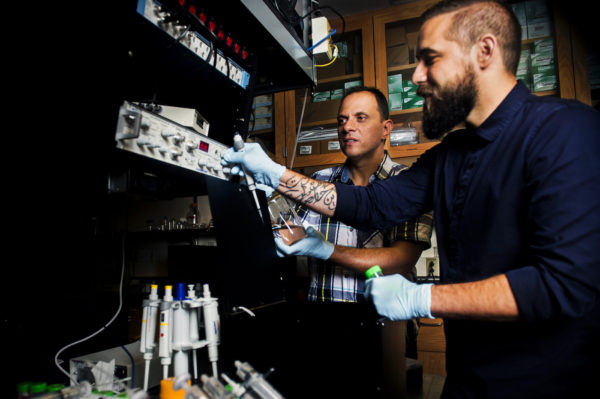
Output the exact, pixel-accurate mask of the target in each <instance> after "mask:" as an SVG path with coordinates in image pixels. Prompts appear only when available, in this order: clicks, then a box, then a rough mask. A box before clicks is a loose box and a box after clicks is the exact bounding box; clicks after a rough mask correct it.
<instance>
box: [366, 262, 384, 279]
mask: <svg viewBox="0 0 600 399" xmlns="http://www.w3.org/2000/svg"><path fill="white" fill-rule="evenodd" d="M365 276H366V277H367V278H368V279H369V278H373V277H383V272H382V270H381V267H380V266H379V265H375V266H372V267H370V268H368V269H367V271H366V272H365Z"/></svg>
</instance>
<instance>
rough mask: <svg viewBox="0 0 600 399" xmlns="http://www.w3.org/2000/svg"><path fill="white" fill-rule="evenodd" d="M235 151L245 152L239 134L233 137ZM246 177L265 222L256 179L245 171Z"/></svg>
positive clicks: (259, 213)
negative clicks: (257, 193)
mask: <svg viewBox="0 0 600 399" xmlns="http://www.w3.org/2000/svg"><path fill="white" fill-rule="evenodd" d="M233 149H234V150H235V151H236V152H240V151H244V139H242V136H241V135H240V134H239V133H237V132H236V133H235V135H234V136H233ZM244 175H245V176H246V183H247V184H248V189H249V190H250V192H251V193H252V196H253V197H254V202H255V203H256V209H258V215H259V216H260V220H261V221H262V220H263V215H262V211H261V210H260V202H258V196H257V195H256V184H255V183H254V177H253V176H252V175H251V174H249V173H248V172H246V170H245V169H244Z"/></svg>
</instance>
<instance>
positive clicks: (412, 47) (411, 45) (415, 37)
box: [406, 32, 419, 64]
mask: <svg viewBox="0 0 600 399" xmlns="http://www.w3.org/2000/svg"><path fill="white" fill-rule="evenodd" d="M418 41H419V32H407V33H406V43H407V44H408V58H409V60H408V63H409V64H414V63H415V62H417V61H416V58H415V52H416V51H417V44H418Z"/></svg>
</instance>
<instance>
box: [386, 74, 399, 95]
mask: <svg viewBox="0 0 600 399" xmlns="http://www.w3.org/2000/svg"><path fill="white" fill-rule="evenodd" d="M388 93H389V94H392V93H402V74H401V73H395V74H393V75H388Z"/></svg>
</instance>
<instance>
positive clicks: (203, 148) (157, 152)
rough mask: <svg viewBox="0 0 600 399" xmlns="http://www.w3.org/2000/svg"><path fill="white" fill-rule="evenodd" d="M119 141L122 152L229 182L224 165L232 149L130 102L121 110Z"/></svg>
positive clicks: (117, 132)
mask: <svg viewBox="0 0 600 399" xmlns="http://www.w3.org/2000/svg"><path fill="white" fill-rule="evenodd" d="M115 139H116V141H117V148H119V149H121V150H124V151H128V152H132V153H135V154H138V155H141V156H144V157H147V158H151V159H154V160H157V161H160V162H165V163H168V164H171V165H175V166H178V167H181V168H185V169H188V170H192V171H194V172H198V173H202V174H205V175H210V176H213V177H217V178H219V179H223V180H228V179H229V176H230V169H229V168H227V167H223V166H222V165H221V155H222V154H223V153H224V152H225V150H227V149H228V148H229V147H227V146H225V145H223V144H221V143H219V142H218V141H216V140H213V139H211V138H209V137H206V136H204V135H202V134H200V133H198V132H196V131H195V130H193V129H191V128H187V127H184V126H181V125H179V124H177V123H175V122H173V121H170V120H168V119H166V118H163V117H162V116H160V115H157V114H154V113H152V112H150V111H148V110H146V109H144V108H142V107H139V106H137V105H135V104H132V103H129V102H127V101H126V102H124V103H123V105H122V106H121V108H120V110H119V118H118V122H117V130H116V134H115Z"/></svg>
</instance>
